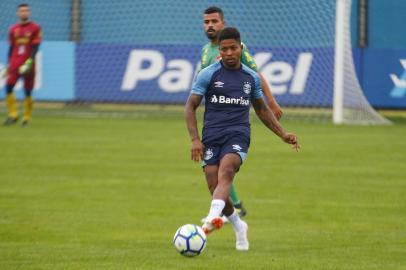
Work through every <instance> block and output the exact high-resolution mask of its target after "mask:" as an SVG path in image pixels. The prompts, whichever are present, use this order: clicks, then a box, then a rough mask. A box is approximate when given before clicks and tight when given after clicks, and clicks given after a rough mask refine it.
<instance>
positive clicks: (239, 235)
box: [235, 220, 250, 251]
mask: <svg viewBox="0 0 406 270" xmlns="http://www.w3.org/2000/svg"><path fill="white" fill-rule="evenodd" d="M241 222H242V223H243V226H242V227H243V228H242V230H241V231H238V232H237V231H236V232H235V237H236V242H235V248H236V249H237V250H240V251H246V250H248V249H249V248H250V243H249V242H248V225H247V223H246V222H245V221H243V220H241Z"/></svg>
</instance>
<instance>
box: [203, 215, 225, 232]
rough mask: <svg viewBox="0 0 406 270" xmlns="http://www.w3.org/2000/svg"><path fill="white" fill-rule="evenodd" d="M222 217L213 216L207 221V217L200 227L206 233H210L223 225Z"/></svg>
mask: <svg viewBox="0 0 406 270" xmlns="http://www.w3.org/2000/svg"><path fill="white" fill-rule="evenodd" d="M223 223H224V222H223V219H222V218H221V217H214V218H212V220H211V221H208V220H207V218H206V219H205V222H204V223H203V225H202V229H203V231H204V233H205V234H206V235H208V234H209V233H211V232H212V231H214V230H218V229H220V228H221V227H222V226H223Z"/></svg>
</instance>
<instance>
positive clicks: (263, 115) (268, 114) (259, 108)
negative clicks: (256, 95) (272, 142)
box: [252, 98, 286, 138]
mask: <svg viewBox="0 0 406 270" xmlns="http://www.w3.org/2000/svg"><path fill="white" fill-rule="evenodd" d="M252 105H253V106H254V110H255V113H256V114H257V115H258V118H259V119H260V120H261V121H262V123H264V125H265V126H266V127H267V128H269V129H270V130H272V131H273V132H274V133H275V134H276V135H278V136H279V137H281V138H283V136H284V135H285V133H286V132H285V131H284V130H283V128H282V126H281V125H280V124H279V122H278V120H277V119H276V117H275V115H274V113H273V112H272V111H271V110H270V109H269V107H268V106H267V105H266V103H265V101H264V100H263V99H262V98H260V99H255V100H253V102H252Z"/></svg>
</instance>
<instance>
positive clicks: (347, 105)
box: [333, 0, 391, 125]
mask: <svg viewBox="0 0 406 270" xmlns="http://www.w3.org/2000/svg"><path fill="white" fill-rule="evenodd" d="M350 18H351V0H337V3H336V27H335V28H336V33H335V60H334V95H333V97H334V98H333V122H334V124H355V125H360V124H361V125H362V124H366V125H374V124H390V123H391V122H390V121H389V120H388V119H386V118H384V117H383V116H381V115H380V114H379V113H378V112H376V111H375V110H374V109H373V108H372V106H371V105H370V104H369V102H368V101H367V99H366V98H365V96H364V94H363V92H362V89H361V86H360V83H359V81H358V78H357V75H356V72H355V67H354V61H353V54H352V46H351V31H350V29H351V28H350Z"/></svg>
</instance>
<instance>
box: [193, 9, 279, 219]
mask: <svg viewBox="0 0 406 270" xmlns="http://www.w3.org/2000/svg"><path fill="white" fill-rule="evenodd" d="M225 24H226V23H225V20H224V13H223V10H222V9H221V8H219V7H216V6H210V7H208V8H206V9H205V10H204V12H203V27H204V32H205V33H206V36H207V38H208V39H209V42H208V43H207V44H206V45H204V47H203V48H202V51H201V57H200V67H199V70H203V69H204V68H206V67H208V66H210V65H212V64H214V63H216V62H218V61H219V60H221V55H220V51H219V35H220V32H221V30H222V29H223V28H224V27H225ZM241 44H242V46H243V47H242V52H241V63H242V64H244V65H246V66H247V67H249V68H250V69H252V70H254V71H256V72H257V73H258V75H259V78H260V80H261V88H262V90H263V93H264V96H265V97H264V98H265V100H266V101H267V103H268V106H269V107H270V109H271V111H272V112H273V113H274V114H275V116H276V118H277V119H278V120H279V119H280V118H281V117H282V110H281V108H280V106H279V104H278V103H277V102H276V100H275V98H274V97H273V96H272V93H271V90H270V88H269V85H268V84H267V82H266V80H265V78H264V77H263V76H262V75H261V73H260V72H258V67H257V64H256V63H255V61H254V59H253V57H252V56H251V54H250V52H249V51H248V48H247V46H246V45H245V44H244V43H242V42H241ZM230 199H231V201H232V202H233V205H234V208H235V209H237V211H238V214H239V215H240V217H243V216H245V215H246V214H247V210H246V209H245V207H244V205H243V203H242V201H241V200H240V198H239V196H238V193H237V189H236V188H235V185H232V186H231V189H230ZM224 221H227V219H224Z"/></svg>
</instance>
